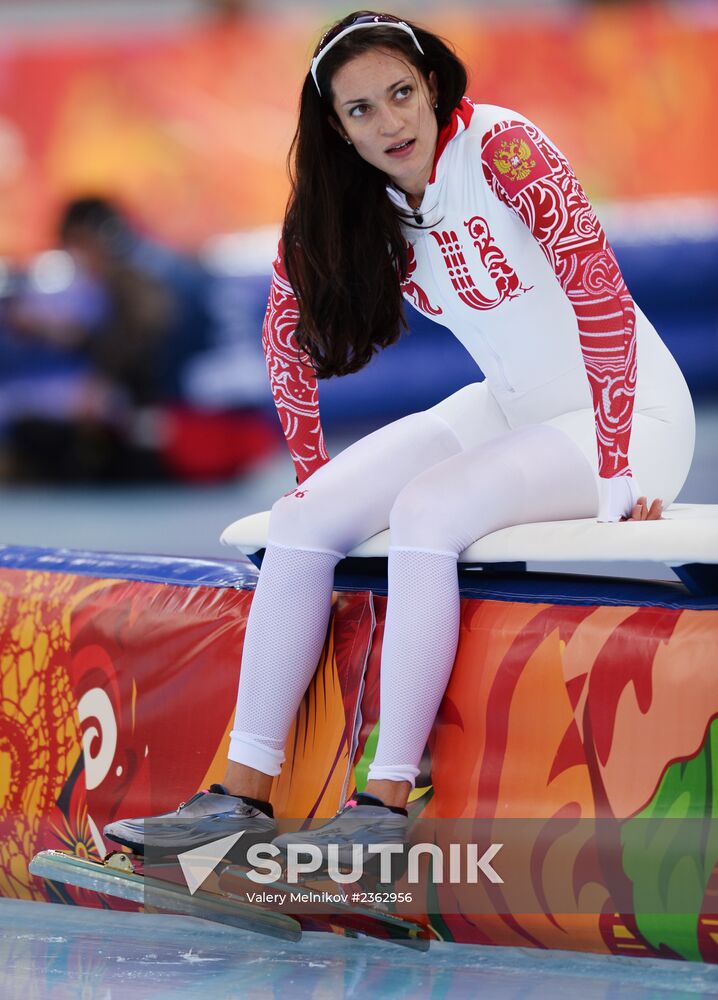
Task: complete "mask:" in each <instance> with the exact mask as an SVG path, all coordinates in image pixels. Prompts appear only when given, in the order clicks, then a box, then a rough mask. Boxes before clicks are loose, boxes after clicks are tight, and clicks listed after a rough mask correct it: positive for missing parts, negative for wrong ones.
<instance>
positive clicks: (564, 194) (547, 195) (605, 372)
mask: <svg viewBox="0 0 718 1000" xmlns="http://www.w3.org/2000/svg"><path fill="white" fill-rule="evenodd" d="M482 167H483V172H484V177H485V178H486V180H487V182H488V184H489V185H490V187H491V190H492V191H493V192H494V194H495V195H496V196H497V197H498V198H499V199H500V200H501V201H503V202H504V203H505V204H506V205H508V206H509V207H510V208H512V209H513V210H514V211H515V212H516V213H517V214H518V215H519V217H520V218H521V219H522V220H523V222H524V223H525V224H526V226H528V228H529V229H530V231H531V233H532V234H533V236H534V237H535V239H536V240H537V242H538V243H539V245H540V246H541V249H542V250H543V252H544V254H545V255H546V258H547V259H548V261H549V263H550V265H551V267H552V268H553V271H554V273H555V275H556V277H557V279H558V281H559V283H560V285H561V287H562V288H563V290H564V292H565V293H566V295H567V297H568V300H569V302H570V303H571V305H572V307H573V310H574V312H575V314H576V320H577V322H578V335H579V340H580V345H581V353H582V355H583V361H584V364H585V367H586V374H587V376H588V381H589V385H590V388H591V396H592V399H593V410H594V416H595V425H596V441H597V446H598V474H599V513H598V520H599V521H616V520H619V518H620V517H622V516H623V515H628V514H630V512H631V509H632V508H633V505H634V504H635V502H636V499H637V498H638V487H637V484H636V483H635V481H634V479H633V476H632V473H631V469H630V465H629V459H628V446H629V442H630V438H631V422H632V417H633V401H634V396H635V389H636V335H635V309H634V305H633V300H632V298H631V295H630V293H629V291H628V289H627V288H626V285H625V282H624V280H623V277H622V275H621V271H620V268H619V266H618V263H617V261H616V258H615V256H614V254H613V251H612V250H611V247H610V246H609V244H608V241H607V239H606V236H605V233H604V232H603V229H602V228H601V224H600V223H599V221H598V219H597V218H596V214H595V212H594V211H593V208H592V207H591V205H590V203H589V201H588V199H587V198H586V195H585V194H584V192H583V189H582V188H581V185H580V184H579V182H578V180H577V178H576V176H575V174H574V172H573V170H572V169H571V166H570V164H569V163H568V161H567V160H566V159H565V158H564V157H563V156H562V155H561V153H559V152H558V150H557V149H556V148H555V147H554V146H553V145H552V144H551V143H550V142H549V141H548V140H547V139H546V137H545V136H544V135H543V134H542V133H541V132H540V131H539V129H537V128H536V127H535V126H534V125H531V124H530V123H528V122H523V121H503V122H499V123H497V124H495V125H494V126H493V127H492V128H491V129H490V130H489V131H488V132H486V134H485V135H484V136H483V139H482Z"/></svg>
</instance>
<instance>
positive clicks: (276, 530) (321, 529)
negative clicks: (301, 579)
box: [267, 486, 351, 556]
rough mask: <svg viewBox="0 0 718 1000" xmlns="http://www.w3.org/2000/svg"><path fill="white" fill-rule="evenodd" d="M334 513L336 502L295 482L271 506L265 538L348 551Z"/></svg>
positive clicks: (278, 543)
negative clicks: (328, 500)
mask: <svg viewBox="0 0 718 1000" xmlns="http://www.w3.org/2000/svg"><path fill="white" fill-rule="evenodd" d="M337 515H338V511H337V510H336V504H332V503H328V502H327V499H326V498H325V497H322V496H321V494H319V493H318V492H317V491H315V490H312V489H310V488H309V487H305V486H298V487H297V488H296V489H295V490H292V492H291V493H287V494H286V495H285V496H283V497H280V498H279V500H277V501H276V502H275V503H274V505H273V506H272V511H271V514H270V516H269V530H268V533H267V538H268V541H270V542H273V543H275V544H277V545H284V546H288V547H291V548H299V549H318V550H322V551H327V552H335V553H336V554H338V555H339V556H343V555H345V554H346V552H347V551H348V549H347V539H346V538H345V537H344V536H345V531H344V530H343V526H342V524H341V523H340V522H341V518H339V517H338V516H337ZM349 548H351V544H350V545H349Z"/></svg>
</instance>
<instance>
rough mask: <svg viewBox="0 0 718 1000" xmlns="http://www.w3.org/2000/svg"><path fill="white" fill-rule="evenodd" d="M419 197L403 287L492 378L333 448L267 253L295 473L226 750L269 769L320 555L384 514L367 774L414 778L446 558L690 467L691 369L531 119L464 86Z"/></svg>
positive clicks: (440, 676)
mask: <svg viewBox="0 0 718 1000" xmlns="http://www.w3.org/2000/svg"><path fill="white" fill-rule="evenodd" d="M389 194H390V197H391V198H392V199H393V200H394V201H395V202H396V204H397V206H398V207H401V208H403V209H404V210H405V211H408V206H407V204H406V200H405V198H404V196H403V195H402V194H401V193H400V192H398V191H397V190H395V189H393V188H389ZM417 212H418V213H419V214H420V215H421V216H423V228H416V227H415V226H410V225H407V226H406V227H405V235H406V239H407V242H408V246H409V273H408V274H407V276H406V280H405V281H404V285H403V292H404V295H405V296H406V297H407V298H408V299H409V300H410V301H411V302H413V304H414V305H415V306H416V307H417V309H419V310H420V311H421V312H422V313H424V314H425V315H426V316H430V317H432V318H433V319H435V320H437V321H438V322H439V323H443V324H444V325H445V326H447V327H448V329H449V330H451V332H452V333H453V334H454V335H455V336H456V337H458V339H459V340H460V341H461V342H462V344H464V346H465V347H466V348H467V350H468V351H469V352H470V353H471V354H472V355H473V357H474V358H475V359H476V361H477V363H478V364H479V365H480V367H481V368H482V370H483V371H484V373H485V375H486V379H485V381H483V382H479V383H474V384H472V385H468V386H465V387H464V388H463V389H460V390H459V391H458V392H456V393H454V394H453V395H452V396H450V397H449V398H448V399H445V400H442V401H441V402H439V403H437V404H436V405H435V406H433V407H431V408H430V409H428V410H423V411H421V412H418V413H412V414H409V415H408V416H406V417H402V418H401V419H400V420H396V421H393V422H392V423H390V424H387V425H386V426H384V427H381V428H379V429H378V430H377V431H374V432H373V433H371V434H369V435H367V436H366V437H364V438H361V439H360V440H358V441H356V442H354V443H353V444H352V445H350V446H349V447H348V448H346V449H345V450H344V451H342V452H340V453H339V454H337V455H336V456H335V457H333V458H332V460H331V461H328V456H327V452H326V449H325V446H324V440H323V437H322V429H321V424H320V421H319V409H318V398H317V382H316V379H315V377H314V373H313V371H312V369H311V367H310V366H309V365H308V364H302V363H301V361H300V360H299V358H298V354H297V347H296V342H295V340H294V330H295V327H296V323H297V319H298V311H297V303H296V299H295V297H294V295H293V293H292V289H291V287H290V286H289V284H288V282H287V279H286V274H285V273H284V270H283V267H282V262H281V260H279V259H278V260H277V262H276V264H275V271H274V277H273V280H272V288H271V296H270V301H269V307H268V309H267V316H266V322H265V325H264V344H265V349H266V353H267V361H268V366H269V374H270V378H271V383H272V389H273V392H274V396H275V399H276V402H277V408H278V410H279V415H280V417H281V420H282V425H283V427H284V432H285V434H286V436H287V440H288V442H289V446H290V449H291V452H292V457H293V459H294V464H295V467H296V470H297V475H298V478H299V480H300V486H299V487H298V488H297V489H295V490H292V491H291V492H290V493H288V494H287V495H286V496H284V497H281V498H280V499H279V500H277V502H276V503H275V504H274V505H273V507H272V513H271V517H270V522H269V530H268V540H267V549H266V554H265V557H264V562H263V564H262V570H261V573H260V575H259V581H258V584H257V591H256V594H255V597H254V600H253V603H252V609H251V613H250V618H249V622H248V626H247V633H246V639H245V645H244V652H243V658H242V670H241V677H240V684H239V694H238V699H237V714H236V719H235V725H234V728H233V730H232V734H231V739H230V750H229V756H230V759H231V760H234V761H237V762H239V763H244V764H247V765H249V766H251V767H254V768H256V769H258V770H260V771H263V772H265V773H267V774H278V773H279V771H280V768H281V764H282V760H283V758H284V751H283V748H284V745H285V740H286V735H287V733H288V731H289V727H290V726H291V723H292V720H293V719H294V716H295V714H296V711H297V706H298V704H299V702H300V700H301V697H302V695H303V693H304V691H305V690H306V687H307V684H308V683H309V681H310V679H311V677H312V675H313V673H314V669H315V667H316V664H317V660H318V658H319V656H320V653H321V649H322V644H323V642H324V636H325V634H326V628H327V623H328V620H329V614H330V610H331V595H332V586H333V580H334V567H335V565H336V563H337V561H338V560H339V559H341V558H342V556H343V555H345V554H346V553H347V552H350V551H351V549H352V548H353V547H354V546H356V545H357V544H358V543H359V542H361V541H363V540H364V539H366V538H368V537H370V536H371V535H373V534H375V533H376V532H378V531H381V530H382V529H384V528H386V527H387V526H388V527H389V529H390V536H391V540H390V546H389V557H388V603H387V617H386V623H385V629H384V640H383V646H382V662H381V692H380V700H381V726H380V732H379V740H378V743H377V748H376V755H375V758H374V761H373V762H372V764H371V767H370V770H369V778H370V779H379V780H381V779H384V780H393V781H407V782H409V783H413V782H414V781H415V779H416V775H417V774H418V769H419V761H420V760H421V755H422V751H423V749H424V746H425V744H426V740H427V737H428V735H429V732H430V730H431V726H432V723H433V720H434V718H435V716H436V712H437V710H438V707H439V704H440V702H441V698H442V697H443V693H444V690H445V687H446V684H447V681H448V678H449V676H450V674H451V670H452V666H453V663H454V657H455V654H456V645H457V641H458V634H459V620H460V604H459V585H458V573H457V559H458V558H459V556H460V554H461V552H462V551H463V550H464V549H465V548H466V547H467V546H468V545H470V544H471V542H473V541H474V540H475V539H477V538H480V537H483V535H485V534H488V533H490V532H493V531H496V530H498V529H500V528H504V527H507V526H509V525H515V524H521V523H527V522H543V521H551V520H564V519H571V518H587V517H595V516H596V515H597V514H598V517H599V519H600V520H618V519H619V518H620V517H621V516H622V515H623V514H626V513H628V512H629V511H630V510H631V507H632V505H633V502H634V500H635V498H636V496H637V486H636V481H640V483H641V488H642V490H643V491H645V493H646V494H647V495H648V496H649V497H651V498H653V497H660V498H662V499H663V501H664V503H665V504H666V505H668V504H669V503H670V502H671V501H672V500H673V499H674V498H675V496H676V494H677V493H678V491H679V489H680V487H681V485H682V484H683V481H684V479H685V477H686V475H687V472H688V467H689V465H690V460H691V456H692V453H693V440H694V419H693V408H692V404H691V399H690V394H689V392H688V389H687V387H686V384H685V380H684V379H683V376H682V375H681V373H680V371H679V369H678V367H677V365H676V364H675V362H674V360H673V358H672V357H671V355H670V354H669V352H668V351H667V350H666V348H665V346H664V345H663V343H662V342H661V340H660V338H659V337H658V335H657V334H656V332H655V330H654V329H653V327H652V326H651V324H650V323H649V322H648V320H647V319H646V317H645V316H644V315H643V313H642V312H641V311H640V309H638V308H637V307H636V306H635V304H634V302H633V301H632V299H631V296H630V294H629V292H628V290H627V288H626V286H625V284H624V281H623V278H622V277H621V273H620V271H619V268H618V265H617V264H616V260H615V257H614V256H613V253H612V252H611V249H610V247H609V246H608V244H607V242H606V237H605V236H604V233H603V231H602V229H601V226H600V225H599V223H598V220H597V218H596V216H595V214H594V212H593V210H592V209H591V206H590V205H589V203H588V201H587V200H586V197H585V195H584V194H583V192H582V190H581V187H580V185H579V183H578V181H577V180H576V178H575V176H574V174H573V172H572V170H571V168H570V166H569V165H568V163H567V162H566V160H565V159H564V157H563V156H562V155H561V154H560V153H559V152H558V151H557V150H556V148H555V147H554V146H553V145H552V144H551V143H550V142H549V141H548V139H546V137H545V136H544V135H543V134H542V133H541V132H540V131H539V130H538V129H537V128H536V127H535V126H534V125H532V124H531V123H530V122H528V121H526V119H524V118H522V117H521V116H520V115H517V114H515V113H514V112H512V111H507V110H505V109H504V108H495V107H490V106H485V105H480V106H477V107H474V106H473V105H472V104H470V103H469V102H468V101H466V100H464V101H463V102H462V104H461V106H460V107H459V108H458V109H457V111H456V112H455V114H454V116H453V118H452V120H451V122H450V123H449V125H448V127H447V128H445V129H443V130H442V132H441V133H440V136H439V143H438V147H437V155H436V161H435V165H434V173H433V176H432V178H431V180H430V182H429V184H428V186H427V188H426V191H425V193H424V197H423V201H422V204H421V206H420V207H419V209H418V210H417ZM634 473H635V478H634V475H633V474H634ZM621 530H624V529H621ZM626 530H627V529H626ZM278 626H279V627H278Z"/></svg>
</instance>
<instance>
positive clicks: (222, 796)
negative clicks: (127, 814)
mask: <svg viewBox="0 0 718 1000" xmlns="http://www.w3.org/2000/svg"><path fill="white" fill-rule="evenodd" d="M265 810H267V811H265ZM240 830H244V831H246V834H247V835H246V836H244V837H243V838H242V841H241V843H242V845H243V846H248V845H249V843H252V842H262V841H267V842H269V841H271V839H272V837H273V836H274V835H275V834H276V832H277V825H276V823H275V821H274V815H273V813H272V807H271V806H270V805H269V804H268V803H267V804H266V805H264V806H263V808H262V809H260V808H258V806H257V805H256V804H255V800H253V799H250V800H248V801H247V800H245V799H244V798H242V797H241V796H237V795H230V793H229V792H228V791H227V789H226V788H225V787H224V785H210V787H209V789H208V790H206V791H202V792H197V793H196V795H193V796H192V798H191V799H188V800H187V801H186V802H182V803H180V805H179V806H178V808H177V809H176V810H174V811H173V812H168V813H162V814H161V815H159V816H147V817H144V818H138V819H121V820H117V821H116V822H114V823H108V825H107V826H106V827H105V829H104V831H103V833H104V835H105V837H107V839H108V840H112V841H114V842H115V843H116V844H122V845H123V846H125V847H130V848H131V849H132V850H133V851H134V853H135V854H145V852H148V853H149V852H150V851H151V852H153V853H154V854H156V855H157V856H158V857H162V856H166V855H174V854H181V853H182V852H184V851H189V850H192V848H194V847H201V846H202V845H203V844H208V843H210V842H211V841H214V840H220V839H221V838H222V837H228V836H230V835H231V834H233V833H239V831H240Z"/></svg>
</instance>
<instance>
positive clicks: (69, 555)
mask: <svg viewBox="0 0 718 1000" xmlns="http://www.w3.org/2000/svg"><path fill="white" fill-rule="evenodd" d="M0 567H5V568H6V569H24V570H42V571H43V572H46V573H47V572H50V573H72V574H75V575H77V576H97V577H102V578H116V579H119V580H141V581H143V582H145V583H169V584H177V585H179V586H184V587H197V586H203V587H234V588H239V589H241V588H245V587H254V585H255V583H256V580H257V571H256V570H255V569H254V567H253V566H252V564H251V563H250V562H248V561H244V560H243V561H237V562H219V561H215V560H210V559H184V558H180V557H177V556H151V555H133V554H126V553H114V552H84V551H82V550H78V549H41V548H34V547H30V546H24V545H0Z"/></svg>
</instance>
